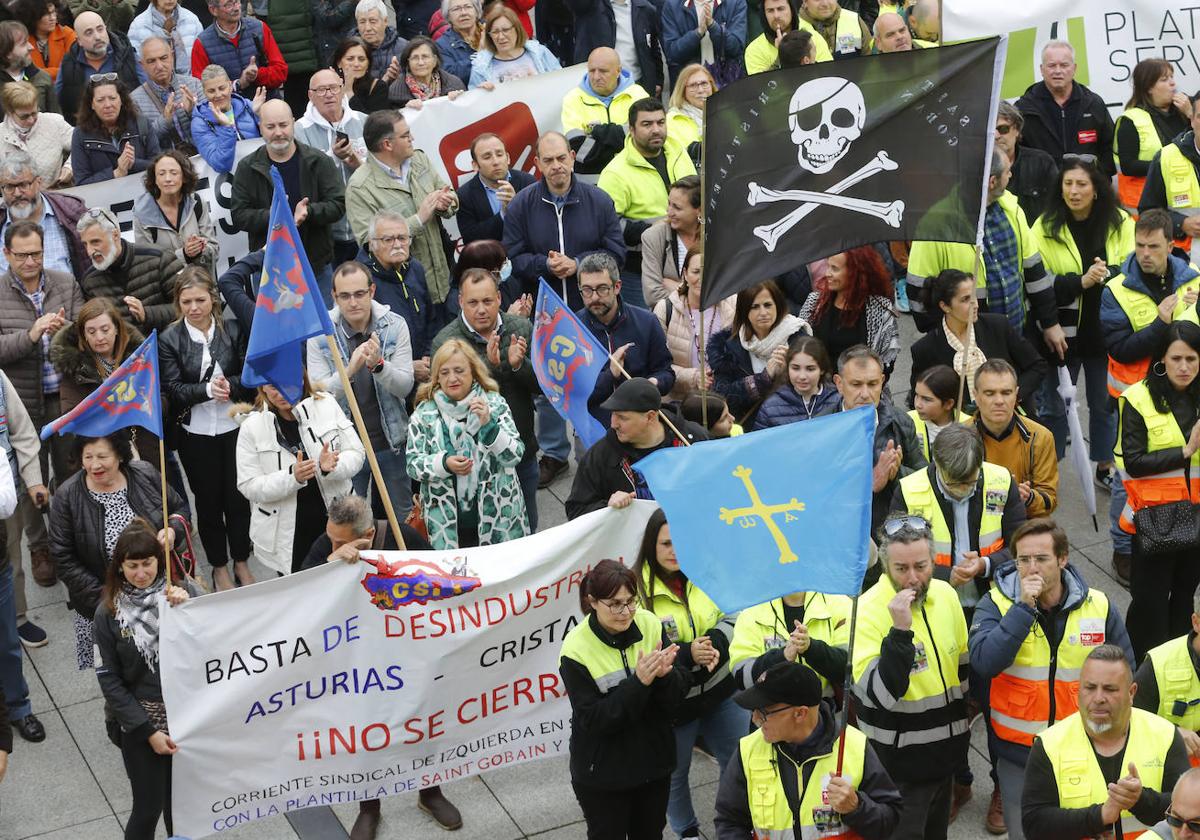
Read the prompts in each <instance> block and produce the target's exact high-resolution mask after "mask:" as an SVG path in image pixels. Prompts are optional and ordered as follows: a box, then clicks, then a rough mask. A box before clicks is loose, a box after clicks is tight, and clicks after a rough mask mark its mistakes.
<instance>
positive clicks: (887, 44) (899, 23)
mask: <svg viewBox="0 0 1200 840" xmlns="http://www.w3.org/2000/svg"><path fill="white" fill-rule="evenodd" d="M873 31H874V34H875V51H876V52H880V53H894V52H908V51H909V50H911V49H913V47H914V46H915V45H914V43H913V37H912V33H911V32H909V31H908V24H907V23H905V22H904V18H903V17H901V16H900V15H898V14H896V13H895V12H884V13H883V14H881V15H880V16H879V17H877V18H876V19H875V26H874V27H873Z"/></svg>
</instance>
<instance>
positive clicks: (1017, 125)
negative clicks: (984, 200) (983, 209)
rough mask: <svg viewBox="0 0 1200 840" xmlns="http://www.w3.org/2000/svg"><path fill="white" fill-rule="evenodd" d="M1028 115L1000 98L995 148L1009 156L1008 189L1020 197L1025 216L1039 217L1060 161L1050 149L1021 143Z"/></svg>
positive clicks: (1056, 182)
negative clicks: (1036, 147)
mask: <svg viewBox="0 0 1200 840" xmlns="http://www.w3.org/2000/svg"><path fill="white" fill-rule="evenodd" d="M1024 128H1025V118H1024V117H1023V116H1021V112H1020V111H1018V110H1017V106H1016V105H1013V104H1012V103H1011V102H1005V101H1003V100H1001V102H1000V104H999V105H998V106H997V109H996V135H995V136H996V148H997V149H999V150H1000V151H1001V152H1002V153H1003V154H1004V156H1005V157H1006V158H1008V163H1009V166H1010V167H1011V171H1012V177H1011V178H1010V179H1009V181H1008V191H1009V192H1010V193H1012V194H1013V195H1015V196H1016V197H1017V203H1018V204H1020V205H1021V209H1022V210H1024V211H1025V218H1026V219H1034V220H1036V219H1037V218H1038V217H1039V216H1041V215H1042V211H1043V210H1045V208H1046V204H1047V200H1048V199H1049V197H1050V192H1051V190H1053V189H1054V188H1055V187H1057V186H1058V162H1057V161H1055V160H1054V158H1052V157H1050V154H1049V153H1048V152H1043V151H1042V150H1041V149H1035V148H1033V147H1032V146H1022V145H1021V144H1020V140H1021V131H1022V129H1024Z"/></svg>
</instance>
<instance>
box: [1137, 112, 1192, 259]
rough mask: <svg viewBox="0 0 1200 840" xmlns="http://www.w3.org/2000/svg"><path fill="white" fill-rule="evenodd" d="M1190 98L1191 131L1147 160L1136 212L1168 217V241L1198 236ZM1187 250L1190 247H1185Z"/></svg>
mask: <svg viewBox="0 0 1200 840" xmlns="http://www.w3.org/2000/svg"><path fill="white" fill-rule="evenodd" d="M1197 101H1200V94H1196V95H1195V96H1193V97H1192V130H1191V131H1188V132H1185V133H1184V134H1181V135H1179V136H1178V137H1176V138H1175V139H1174V140H1172V141H1171V142H1170V143H1168V144H1167V145H1165V146H1163V147H1162V148H1161V149H1160V150H1159V151H1158V152H1157V153H1156V154H1155V155H1154V159H1153V160H1151V161H1150V169H1149V171H1148V172H1147V173H1146V185H1145V186H1144V187H1142V197H1141V200H1140V201H1138V212H1139V213H1145V212H1146V211H1147V210H1150V209H1153V208H1160V209H1163V210H1166V211H1168V212H1169V213H1170V214H1171V222H1172V239H1175V240H1176V241H1183V240H1187V239H1191V238H1193V237H1196V236H1200V177H1198V176H1200V147H1197V145H1196V138H1197V137H1200V111H1198V110H1197V108H1196V102H1197ZM1188 247H1190V246H1188Z"/></svg>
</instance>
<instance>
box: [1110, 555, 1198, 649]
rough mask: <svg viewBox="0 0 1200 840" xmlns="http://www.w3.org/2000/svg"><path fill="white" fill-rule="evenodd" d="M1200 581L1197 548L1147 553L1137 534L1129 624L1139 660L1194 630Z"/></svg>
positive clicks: (1130, 572)
mask: <svg viewBox="0 0 1200 840" xmlns="http://www.w3.org/2000/svg"><path fill="white" fill-rule="evenodd" d="M1197 584H1200V555H1198V554H1197V552H1196V551H1195V550H1191V551H1177V552H1171V553H1169V554H1155V555H1154V556H1147V555H1145V554H1142V552H1141V546H1140V545H1139V540H1138V538H1137V537H1136V536H1134V538H1133V563H1132V564H1131V566H1130V571H1129V595H1130V601H1129V612H1127V613H1126V614H1125V628H1126V629H1127V630H1128V631H1129V641H1130V643H1131V644H1132V645H1133V654H1134V656H1135V657H1136V659H1137V661H1138V662H1141V661H1142V658H1143V657H1144V656H1145V655H1146V654H1147V653H1148V652H1149V651H1150V649H1151V648H1154V647H1157V646H1158V645H1161V644H1162V643H1163V642H1165V641H1167V640H1168V639H1174V638H1175V637H1176V636H1183V635H1186V634H1187V632H1188V631H1189V630H1191V628H1192V595H1193V593H1195V591H1196V585H1197Z"/></svg>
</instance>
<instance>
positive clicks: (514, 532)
mask: <svg viewBox="0 0 1200 840" xmlns="http://www.w3.org/2000/svg"><path fill="white" fill-rule="evenodd" d="M485 393H486V395H487V403H488V409H489V410H490V411H491V415H492V421H491V422H489V423H488V424H487V425H485V426H484V427H483V428H482V429H480V430H479V434H480V435H481V436H482V439H483V440H487V436H488V435H489V434H490V433H491V430H492V429H493V428H495V427H496V426H499V429H498V430H497V434H496V437H495V439H494V440H492V442H491V444H490V445H488V446H486V447H485V449H486V451H487V453H488V457H487V458H485V459H484V460H483V463H482V464H480V465H479V470H480V473H479V497H478V505H479V544H480V545H495V544H497V543H502V542H506V541H508V540H515V539H519V538H520V537H523V536H525V535H527V534H528V533H529V526H528V519H527V517H526V515H525V497H524V496H523V495H522V493H521V483H520V481H519V480H518V479H517V472H516V469H517V464H518V463H520V461H521V457H522V456H523V455H524V454H525V446H524V444H522V443H521V437H520V435H518V434H517V426H516V424H515V423H514V422H513V417H512V412H511V411H509V409H508V403H507V402H505V401H504V397H502V396H500V394H498V393H496V392H495V391H486V392H485ZM449 451H450V442H449V436H448V433H447V431H446V428H445V426H444V425H443V423H442V417H441V414H440V413H439V412H438V410H437V405H436V403H434V401H433V400H431V399H430V400H425V401H424V402H422V403H421V404H420V405H418V406H417V408H416V410H415V411H414V412H413V416H412V420H411V421H410V422H409V426H408V449H407V453H406V458H405V460H406V461H407V466H408V474H409V475H410V476H411V477H413V478H415V479H417V480H418V481H420V482H421V506H422V508H423V509H424V515H425V525H426V526H427V527H428V529H429V542H430V543H432V545H433V547H434V548H436V549H446V548H457V547H458V496H457V492H456V490H455V482H454V474H453V473H451V472H450V471H449V470H447V469H446V466H445V463H444V459H445V456H446V454H447V452H449Z"/></svg>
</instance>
